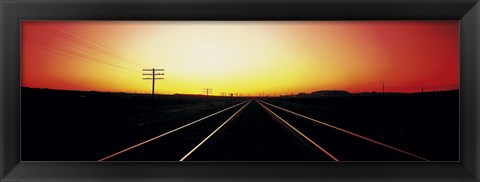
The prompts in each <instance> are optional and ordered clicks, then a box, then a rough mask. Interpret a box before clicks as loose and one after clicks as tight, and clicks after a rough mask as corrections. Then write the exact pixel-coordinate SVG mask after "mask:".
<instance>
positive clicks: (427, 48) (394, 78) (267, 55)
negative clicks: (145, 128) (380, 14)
mask: <svg viewBox="0 0 480 182" xmlns="http://www.w3.org/2000/svg"><path fill="white" fill-rule="evenodd" d="M458 46H459V45H458V22H457V21H424V22H423V21H414V22H410V21H385V22H383V21H355V22H348V21H344V22H335V21H318V22H301V21H295V22H248V21H247V22H216V21H198V22H187V21H182V22H172V21H159V22H137V21H135V22H133V21H128V22H117V21H115V22H109V21H71V22H70V21H48V22H42V21H23V22H22V86H28V87H38V88H53V89H68V90H97V91H122V92H137V93H138V92H141V93H148V92H149V91H150V89H151V82H149V81H146V80H142V69H150V68H163V69H165V71H164V73H165V75H164V76H163V77H164V78H165V79H164V80H160V81H158V84H157V87H156V92H157V93H163V94H174V93H185V94H187V93H188V94H201V93H202V89H203V88H213V91H214V94H215V95H219V94H220V93H222V92H224V93H239V94H243V95H259V94H269V95H274V94H275V95H284V94H291V93H299V92H312V91H316V90H322V89H343V90H348V91H351V92H356V91H378V90H379V88H380V87H381V83H382V82H386V83H387V88H388V89H389V91H399V92H409V91H412V90H414V91H415V90H416V91H418V90H419V89H420V87H427V88H430V87H429V86H432V88H433V86H445V85H453V88H458V78H459V73H458V65H459V59H458V57H459V53H458ZM409 89H410V90H409ZM437 89H441V88H437Z"/></svg>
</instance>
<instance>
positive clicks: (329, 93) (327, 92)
mask: <svg viewBox="0 0 480 182" xmlns="http://www.w3.org/2000/svg"><path fill="white" fill-rule="evenodd" d="M310 95H311V96H320V97H325V96H348V95H350V93H349V92H347V91H345V90H320V91H315V92H312V93H310Z"/></svg>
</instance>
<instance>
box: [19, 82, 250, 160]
mask: <svg viewBox="0 0 480 182" xmlns="http://www.w3.org/2000/svg"><path fill="white" fill-rule="evenodd" d="M21 100H22V102H21V103H22V106H21V113H22V114H21V134H22V136H21V157H22V160H24V161H96V160H98V159H100V158H102V157H105V156H107V155H110V154H111V153H113V152H117V151H118V150H121V149H123V148H126V147H129V146H132V145H134V144H137V143H138V142H141V141H144V140H147V139H149V138H152V137H154V136H156V135H158V134H160V133H163V132H166V131H169V130H172V129H175V128H177V127H179V126H182V125H184V124H187V123H189V122H192V121H195V120H197V119H200V118H202V117H204V116H206V115H209V114H212V113H214V112H217V111H219V110H221V109H223V108H226V107H228V106H232V105H234V104H236V103H239V102H241V101H244V100H246V99H245V98H229V97H206V96H197V95H173V96H162V95H157V96H156V98H155V103H153V104H152V100H151V95H139V94H126V93H101V92H82V91H58V90H48V89H29V88H22V96H21Z"/></svg>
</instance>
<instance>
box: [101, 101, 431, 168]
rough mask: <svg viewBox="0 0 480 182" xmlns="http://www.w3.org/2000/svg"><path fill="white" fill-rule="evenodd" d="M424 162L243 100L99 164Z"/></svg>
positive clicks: (268, 105)
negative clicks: (162, 162)
mask: <svg viewBox="0 0 480 182" xmlns="http://www.w3.org/2000/svg"><path fill="white" fill-rule="evenodd" d="M142 160H145V161H426V160H427V159H426V158H423V157H420V156H418V155H416V154H413V153H411V152H407V151H405V150H403V149H399V148H397V147H394V146H391V145H388V144H385V143H382V142H380V141H377V140H374V139H371V138H368V137H365V136H363V135H360V134H357V133H354V132H352V131H348V130H345V129H342V128H339V127H336V126H333V125H330V124H328V123H325V122H322V121H319V120H316V119H314V118H310V117H308V116H304V115H301V114H298V113H296V112H293V111H290V110H288V109H285V108H282V107H279V106H276V105H273V104H271V103H268V102H265V101H261V100H255V101H253V100H248V101H244V102H241V103H239V104H236V105H233V106H231V107H228V108H225V109H223V110H220V111H218V112H216V113H213V114H211V115H208V116H205V117H203V118H201V119H198V120H196V121H192V122H190V123H188V124H185V125H183V126H181V127H178V128H176V129H173V130H170V131H168V132H165V133H162V134H159V135H158V136H155V137H153V138H151V139H148V140H145V141H142V142H139V143H138V144H136V145H133V146H130V147H127V148H125V149H123V150H120V151H118V152H114V153H112V154H111V155H108V156H106V157H104V158H102V159H100V160H99V161H142Z"/></svg>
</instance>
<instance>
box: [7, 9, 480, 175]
mask: <svg viewBox="0 0 480 182" xmlns="http://www.w3.org/2000/svg"><path fill="white" fill-rule="evenodd" d="M21 20H225V21H229V20H273V21H275V20H459V21H460V60H461V61H460V68H461V72H460V93H461V94H460V120H461V126H460V129H461V142H460V150H461V155H460V162H427V163H414V162H411V163H410V162H406V163H398V162H397V163H394V162H392V163H391V162H373V163H369V162H356V163H321V162H320V163H317V162H255V163H250V162H22V161H20V119H21V118H20V74H19V72H20V21H21ZM0 23H1V24H0V40H1V44H0V46H1V47H0V56H1V57H0V59H1V61H0V73H1V74H0V124H1V125H0V131H1V133H0V134H1V136H0V139H1V141H0V152H1V153H0V179H1V181H48V180H52V181H119V180H132V181H152V180H153V181H214V180H217V181H218V180H219V181H350V180H351V181H405V180H407V181H408V180H410V181H419V180H421V181H465V182H467V181H468V182H470V181H472V182H473V181H479V180H480V170H479V169H480V168H479V165H480V162H479V104H480V102H479V88H480V87H479V86H480V85H479V72H480V64H479V63H480V51H479V50H480V25H479V24H480V3H479V1H478V0H389V1H382V0H177V1H173V0H139V1H134V0H84V1H81V0H0Z"/></svg>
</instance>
